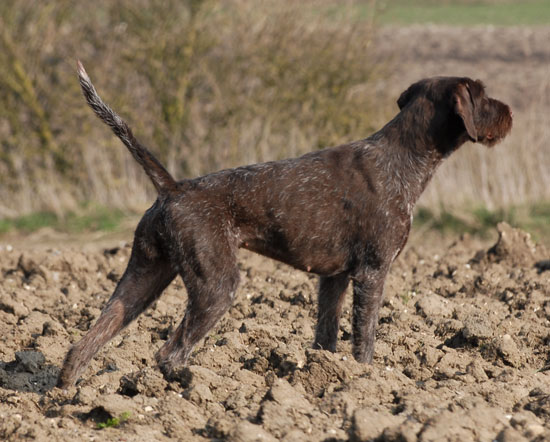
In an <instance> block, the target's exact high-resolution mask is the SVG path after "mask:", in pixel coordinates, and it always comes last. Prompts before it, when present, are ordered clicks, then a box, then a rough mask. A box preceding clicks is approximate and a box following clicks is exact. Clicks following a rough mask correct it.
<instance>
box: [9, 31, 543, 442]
mask: <svg viewBox="0 0 550 442" xmlns="http://www.w3.org/2000/svg"><path fill="white" fill-rule="evenodd" d="M434 29H435V30H434ZM388 32H389V31H388ZM442 32H443V33H442ZM468 32H470V31H468ZM475 32H478V33H477V34H475ZM475 32H474V36H473V37H472V36H471V35H472V34H471V33H467V32H466V31H464V30H462V31H460V30H455V29H454V28H452V29H446V30H443V31H442V30H441V29H440V28H422V29H420V28H419V29H416V30H414V29H412V30H411V29H405V30H399V31H396V30H394V31H391V32H389V34H388V35H389V37H388V38H387V39H386V40H384V41H385V44H387V45H388V47H387V49H386V50H387V51H388V53H389V54H391V52H392V50H394V48H400V49H399V51H400V52H398V55H399V56H400V57H403V58H402V60H403V63H402V66H400V67H399V68H396V70H395V72H394V73H393V77H392V78H391V80H392V81H393V80H395V81H394V83H392V84H395V87H396V91H399V90H402V89H403V88H404V87H406V86H407V85H408V84H410V82H411V81H414V80H415V79H417V78H420V77H423V76H426V75H433V74H435V73H438V74H452V75H457V74H459V75H460V74H464V75H470V76H474V77H475V76H477V75H476V72H477V71H476V69H479V70H483V72H480V74H483V73H485V75H479V76H480V77H481V78H486V79H487V83H488V84H490V85H491V86H493V85H494V87H495V88H496V89H497V92H500V94H497V93H495V95H497V96H499V97H500V98H503V99H504V100H505V101H511V102H512V104H513V105H514V106H515V107H516V108H517V109H522V108H525V106H526V105H527V104H526V102H528V99H527V98H526V97H527V94H528V93H530V94H533V92H532V91H533V90H536V88H533V87H532V88H530V89H528V91H531V92H525V91H522V89H521V88H522V87H524V86H523V85H524V84H525V81H526V80H527V77H526V75H529V76H530V77H529V78H531V79H532V80H529V81H532V82H535V83H536V82H537V81H538V80H537V79H539V78H540V79H541V80H540V81H541V82H542V76H543V74H544V73H545V72H547V68H545V67H543V65H544V61H545V60H546V61H547V59H548V50H547V48H548V46H547V41H548V39H547V38H546V36H547V34H548V32H547V30H544V29H541V30H538V31H536V32H539V33H538V34H536V35H535V36H532V35H531V34H530V33H531V32H535V31H531V30H526V31H523V30H521V29H515V30H512V31H506V32H508V34H506V35H508V37H507V38H508V39H507V40H506V39H505V40H506V42H507V45H508V50H507V49H506V48H504V49H503V48H501V46H500V43H498V42H501V43H502V42H503V41H505V40H503V39H502V38H504V37H502V38H501V37H499V38H495V34H494V33H495V31H494V30H493V29H492V28H487V29H486V30H485V33H484V32H481V33H479V31H475ZM514 32H515V33H516V34H513V35H515V36H516V37H517V38H512V37H510V35H512V34H510V33H514ZM522 33H528V35H527V37H525V38H523V37H521V36H522V35H523V34H522ZM486 35H489V36H490V35H493V37H492V40H491V39H489V40H486V39H484V38H485V37H484V36H486ZM502 35H503V34H502V31H501V33H497V36H502ZM513 35H512V36H513ZM390 37H391V38H395V39H397V40H399V42H400V43H399V45H392V44H391V42H392V40H391V38H390ZM520 37H521V38H520ZM487 38H489V37H487ZM522 38H523V39H522ZM414 39H416V41H422V42H424V44H423V45H421V49H414V48H413V47H412V46H414V45H412V43H411V48H409V49H407V46H406V43H407V42H408V41H411V42H412V41H413V40H414ZM518 39H519V40H518ZM464 40H466V41H464ZM543 40H544V45H546V46H544V45H543V44H542V43H541V42H542V41H543ZM438 41H439V42H440V43H439V45H438ZM449 41H454V42H455V43H454V46H453V45H451V46H447V49H446V50H443V49H441V48H442V47H443V46H444V45H445V44H447V43H448V42H449ZM522 42H523V43H522ZM378 44H380V45H382V44H383V42H379V43H378ZM466 44H467V45H468V46H466ZM502 44H504V43H502ZM466 47H467V48H470V49H465V48H466ZM430 48H431V49H430ZM530 48H531V49H530ZM413 51H417V52H413ZM476 51H477V52H476ZM526 51H527V52H526ZM529 51H531V52H529ZM545 51H546V52H545ZM472 53H474V55H475V53H477V56H472ZM489 53H491V54H493V53H496V55H495V56H494V57H493V58H490V59H489V58H488V61H485V58H486V57H488V55H487V54H489ZM407 54H409V55H410V56H407ZM419 54H420V55H419ZM514 54H515V55H514ZM526 54H527V55H526ZM512 55H513V56H512ZM468 57H471V59H469V58H468ZM514 57H515V58H514ZM480 60H484V61H483V62H482V63H481V62H480ZM513 60H516V62H515V64H514V63H513ZM499 63H500V64H499ZM526 63H527V64H526ZM529 63H531V64H529ZM521 66H526V67H529V69H526V70H525V72H527V74H525V75H521V77H520V79H522V80H523V82H520V81H519V80H518V81H514V78H515V77H514V75H513V74H510V71H511V70H512V68H513V69H515V70H514V71H513V72H515V73H516V75H519V73H518V72H520V71H521V70H520V69H519V68H520V67H521ZM459 68H460V69H461V70H463V72H462V71H461V72H456V70H457V69H459ZM433 71H437V72H433ZM472 72H473V73H472ZM504 72H508V74H506V75H505V74H504ZM487 77H489V78H487ZM497 80H498V81H497ZM516 83H517V84H519V86H516ZM520 83H521V84H520ZM541 84H542V83H541ZM499 88H500V89H499ZM540 90H541V91H542V92H541V93H546V92H547V89H546V88H544V87H543V88H541V89H540ZM396 93H397V92H396ZM507 94H508V96H506V95H507ZM502 95H504V96H502ZM539 98H540V94H539ZM522 100H523V101H522ZM517 112H518V111H517V110H516V113H517ZM440 172H441V171H440ZM432 184H435V183H432ZM127 240H128V237H127V236H123V237H122V238H112V237H111V238H107V239H105V238H99V237H90V238H86V239H84V240H82V238H80V239H78V240H74V239H72V238H70V241H69V242H67V241H66V240H65V239H64V237H63V236H62V235H59V236H54V237H53V243H52V236H51V235H50V234H48V235H45V237H44V238H42V237H40V235H38V236H36V235H35V236H33V237H31V238H19V239H16V238H10V239H5V238H4V239H3V240H1V241H0V272H1V274H2V284H1V285H0V336H1V337H0V439H6V440H19V439H22V438H28V439H33V438H34V439H38V440H67V441H69V440H71V441H74V440H128V441H129V440H136V441H137V440H169V439H174V440H205V439H229V440H234V441H256V440H266V441H267V440H287V441H302V440H334V441H345V440H370V439H378V440H385V441H442V440H443V441H444V440H448V441H469V440H480V441H489V440H495V439H497V440H500V441H522V440H539V441H542V440H550V388H549V385H550V347H549V345H550V328H549V325H550V263H549V261H548V260H549V259H550V253H549V252H548V250H545V249H544V247H542V246H538V247H536V246H535V245H534V244H533V243H532V242H531V241H530V239H529V238H528V236H527V235H525V234H524V233H523V232H518V231H514V230H511V229H509V228H508V227H507V226H505V225H502V226H501V227H500V240H498V241H497V240H496V232H495V238H493V240H490V241H480V240H479V239H476V238H470V237H462V238H460V239H459V238H451V239H442V238H439V237H434V236H432V235H431V234H428V233H426V232H418V231H417V232H413V234H412V237H411V243H410V244H409V246H408V247H407V248H406V250H405V252H404V253H403V254H402V256H400V257H399V258H398V260H397V261H396V262H395V264H394V265H393V267H392V270H391V274H390V276H389V278H388V280H387V284H386V299H385V303H384V306H383V308H382V310H381V315H380V324H379V328H378V331H377V347H376V355H375V360H374V364H373V365H372V366H366V365H361V364H357V363H356V362H355V361H353V358H352V357H351V354H350V347H351V345H350V333H351V328H350V319H351V318H350V311H349V310H350V298H351V296H348V302H347V304H346V307H345V312H344V318H343V320H342V325H341V334H340V338H341V339H340V341H339V346H338V353H336V354H331V353H327V352H324V351H313V350H311V349H310V346H311V343H312V340H313V331H314V324H315V315H316V304H315V297H316V295H315V289H316V279H315V278H314V277H312V276H310V275H307V274H304V273H301V272H297V271H294V270H292V269H290V268H288V267H286V266H284V265H282V264H279V263H276V262H273V261H269V260H267V259H263V258H261V257H258V256H256V255H252V254H245V253H243V254H242V257H241V258H242V259H241V261H240V269H241V276H242V285H241V287H240V290H239V292H238V295H237V300H236V302H235V305H234V306H233V308H232V309H231V310H230V312H229V313H228V314H227V315H226V316H225V317H224V318H223V320H222V321H221V322H220V323H219V324H218V325H217V326H216V328H215V329H214V330H213V331H212V332H211V333H210V335H209V336H208V337H207V339H206V340H205V341H204V343H203V344H202V345H200V346H199V347H198V348H197V350H196V352H195V354H194V355H193V357H192V360H191V365H190V366H189V367H188V368H187V369H185V370H183V371H182V372H181V376H180V377H179V379H178V380H176V381H171V382H167V381H166V380H165V379H164V378H163V377H162V376H161V374H160V372H159V371H158V370H157V369H156V368H155V364H154V354H155V351H156V350H157V349H158V348H159V347H160V346H161V345H162V343H163V342H164V340H165V339H166V336H167V334H168V333H169V332H170V331H171V330H172V329H173V328H174V327H175V326H176V325H177V324H178V322H179V321H180V320H181V318H182V316H183V312H184V308H185V301H186V294H185V290H184V288H183V286H182V284H181V282H180V281H175V282H174V283H173V284H172V285H171V286H170V287H169V288H168V289H167V291H166V293H165V294H164V295H163V297H162V298H161V299H160V300H159V301H158V302H157V303H156V305H155V306H154V307H153V308H151V309H149V310H148V311H147V312H146V313H145V314H143V315H142V316H141V317H140V318H139V319H138V320H137V321H136V322H135V323H133V324H132V325H131V326H130V327H129V328H128V329H127V330H126V331H125V332H123V333H122V334H121V335H120V336H119V337H117V338H115V339H114V340H113V341H112V342H111V343H110V344H109V345H107V346H106V347H105V348H104V349H103V350H102V351H101V352H100V353H99V354H98V355H97V357H96V358H95V359H94V360H93V362H92V363H91V365H90V367H89V368H88V370H87V371H86V373H85V374H84V376H83V378H82V379H81V380H80V382H79V383H78V385H77V386H76V387H74V388H71V389H70V390H69V391H66V392H63V391H59V390H57V389H52V386H53V384H54V382H55V377H56V375H57V373H58V370H59V366H60V364H61V362H62V359H63V356H64V354H65V352H66V351H67V349H68V347H69V345H70V344H71V343H73V342H75V341H76V340H78V339H79V338H80V337H81V336H82V335H83V334H84V333H85V332H86V330H88V328H89V327H90V325H91V324H92V323H93V321H94V320H95V319H96V318H97V317H98V315H99V312H100V309H101V307H102V305H103V304H104V303H105V301H106V300H107V299H108V297H109V296H110V294H111V293H112V291H113V289H114V287H115V284H116V281H117V280H118V278H119V277H120V275H121V274H122V272H123V271H124V268H125V265H126V262H127V259H128V256H129V252H130V246H129V245H128V243H127V242H126V241H127ZM8 242H9V243H11V244H12V246H10V247H8V246H7V244H8ZM121 417H126V419H124V418H121ZM109 418H121V419H120V421H123V422H120V423H119V425H118V426H113V427H111V428H106V429H98V427H97V423H98V422H106V421H107V419H109Z"/></svg>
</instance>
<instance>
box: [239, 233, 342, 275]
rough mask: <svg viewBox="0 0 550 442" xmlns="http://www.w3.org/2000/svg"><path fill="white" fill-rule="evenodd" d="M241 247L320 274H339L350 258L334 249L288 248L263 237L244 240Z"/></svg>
mask: <svg viewBox="0 0 550 442" xmlns="http://www.w3.org/2000/svg"><path fill="white" fill-rule="evenodd" d="M241 247H242V248H244V249H247V250H250V251H252V252H255V253H258V254H260V255H263V256H267V257H268V258H271V259H275V260H277V261H280V262H283V263H285V264H288V265H290V266H292V267H294V268H296V269H299V270H303V271H305V272H310V273H316V274H318V275H323V276H331V275H337V274H340V273H342V272H344V271H346V270H347V262H348V260H347V256H346V254H344V253H333V252H334V251H333V250H327V249H323V248H318V247H315V246H313V247H312V246H309V247H307V246H306V247H303V248H301V249H297V250H288V249H285V248H280V247H278V245H276V244H272V243H270V242H267V241H265V240H263V239H251V240H247V241H245V242H243V244H242V246H241ZM312 252H313V253H312Z"/></svg>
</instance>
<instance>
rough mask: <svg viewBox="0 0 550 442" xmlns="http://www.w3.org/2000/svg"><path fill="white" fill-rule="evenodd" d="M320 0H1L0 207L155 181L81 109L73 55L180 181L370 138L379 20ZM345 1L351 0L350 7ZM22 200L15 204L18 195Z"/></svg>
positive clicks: (66, 202) (38, 204)
mask: <svg viewBox="0 0 550 442" xmlns="http://www.w3.org/2000/svg"><path fill="white" fill-rule="evenodd" d="M327 4H329V2H325V1H322V0H319V1H308V2H292V1H282V2H274V1H261V2H260V1H254V2H250V1H242V0H232V1H208V0H205V1H201V0H188V1H179V0H178V1H176V0H169V1H165V2H154V1H152V0H139V1H135V0H131V1H130V0H123V1H119V2H110V1H108V0H99V1H96V2H94V6H93V7H90V5H89V4H88V3H85V2H72V1H65V0H58V1H56V2H43V3H37V2H34V1H32V0H27V1H25V0H23V1H20V0H17V1H15V0H6V1H4V2H2V3H0V20H1V22H0V28H1V29H2V34H1V40H0V43H1V47H0V69H1V70H0V91H1V92H0V109H1V112H2V118H3V119H2V124H1V125H0V139H1V142H2V148H1V151H2V153H1V157H0V174H1V176H2V185H1V188H0V216H10V215H16V214H20V213H24V212H29V211H33V210H54V211H56V212H58V213H61V212H62V211H63V210H66V209H73V210H74V209H75V208H76V207H78V204H79V203H80V202H82V201H88V200H93V201H96V202H99V203H101V204H105V205H112V206H118V207H136V206H138V207H141V206H143V205H144V204H146V203H147V202H148V201H151V198H152V197H153V190H152V187H151V186H150V184H149V183H148V182H147V179H146V178H145V177H144V174H143V172H142V171H140V170H139V168H138V167H137V166H136V164H135V163H134V162H133V160H132V159H131V157H130V156H129V155H128V153H127V152H126V151H125V149H124V148H123V146H122V145H120V142H119V141H118V140H116V139H115V138H114V136H113V135H112V134H110V133H109V131H108V129H107V128H106V127H104V126H103V125H102V124H101V123H99V122H98V121H97V120H96V119H95V118H94V117H93V115H92V113H91V111H90V110H89V109H87V108H86V106H85V104H84V101H83V99H82V98H81V96H80V92H79V89H78V84H77V81H76V76H75V60H76V59H77V58H80V59H81V60H82V61H83V62H84V64H85V66H86V67H87V69H88V71H89V73H90V75H91V76H92V78H93V80H94V82H95V84H96V85H97V87H98V89H99V90H100V92H101V93H102V95H103V96H104V98H105V100H106V101H107V102H108V103H110V104H111V105H112V106H113V107H114V108H115V109H117V111H118V112H119V113H120V114H121V115H123V116H124V117H125V118H126V119H127V120H128V122H130V124H131V126H132V127H133V128H134V131H135V132H136V133H137V134H138V136H139V137H140V138H141V139H142V140H143V141H144V142H145V143H146V144H148V145H150V146H151V148H152V150H153V151H154V152H155V153H156V154H157V155H158V156H159V157H160V159H161V161H162V162H163V163H165V164H167V167H168V169H169V170H170V171H171V172H173V173H174V175H175V176H177V177H189V176H195V175H199V174H203V173H207V172H209V171H213V170H216V169H220V168H224V167H230V166H235V165H238V164H241V163H248V162H256V161H265V160H270V159H276V158H282V157H286V156H294V155H300V154H301V153H304V152H306V151H308V150H311V149H315V148H320V147H324V146H328V145H332V144H337V143H339V142H342V141H345V140H349V139H351V138H357V137H360V136H364V135H365V134H367V133H369V132H371V131H372V129H373V128H374V124H375V123H376V118H375V116H376V115H377V114H378V113H379V110H378V109H377V108H376V106H375V102H376V99H375V94H373V93H370V92H368V83H369V79H370V77H371V76H373V75H377V73H376V72H377V69H378V68H379V67H378V65H377V64H376V63H375V60H373V59H370V58H369V57H368V53H369V51H368V45H369V42H370V41H371V35H372V28H371V27H370V26H368V25H366V24H365V23H358V22H357V21H354V22H352V21H351V20H349V21H348V22H347V24H345V26H342V24H343V23H346V22H345V20H344V18H345V17H342V16H340V15H339V18H338V20H337V21H336V20H334V18H333V16H332V13H330V11H328V9H327V8H326V5H327ZM343 11H344V13H345V8H344V9H343ZM14 201H17V203H14Z"/></svg>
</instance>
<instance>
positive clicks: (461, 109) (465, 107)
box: [452, 83, 477, 143]
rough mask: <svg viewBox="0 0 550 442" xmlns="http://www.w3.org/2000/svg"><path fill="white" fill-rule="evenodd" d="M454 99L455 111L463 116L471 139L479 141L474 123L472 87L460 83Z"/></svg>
mask: <svg viewBox="0 0 550 442" xmlns="http://www.w3.org/2000/svg"><path fill="white" fill-rule="evenodd" d="M452 99H453V106H454V110H455V112H456V113H457V114H458V115H459V116H460V118H462V121H463V122H464V127H465V128H466V132H468V136H469V137H470V140H471V141H473V142H474V143H475V142H476V141H477V130H476V127H475V125H474V100H473V99H472V95H471V93H470V88H469V87H468V86H467V85H466V84H464V83H459V84H458V85H457V87H456V89H455V91H454V93H453V98H452Z"/></svg>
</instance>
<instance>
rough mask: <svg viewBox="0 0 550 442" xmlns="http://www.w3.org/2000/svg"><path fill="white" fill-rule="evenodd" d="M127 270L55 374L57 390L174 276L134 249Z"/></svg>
mask: <svg viewBox="0 0 550 442" xmlns="http://www.w3.org/2000/svg"><path fill="white" fill-rule="evenodd" d="M136 242H138V240H137V239H136V241H135V242H134V249H133V250H132V256H131V257H130V262H129V263H128V268H127V269H126V272H125V273H124V275H123V276H122V278H121V280H120V282H119V283H118V285H117V288H116V289H115V291H114V293H113V295H112V296H111V298H110V299H109V301H108V302H107V304H106V305H105V307H104V308H103V310H102V312H101V315H100V317H99V319H98V320H97V322H96V323H95V324H94V325H93V326H92V327H91V328H90V330H89V331H88V333H87V334H86V336H84V338H82V339H81V340H80V341H79V342H78V343H76V344H75V345H73V346H72V347H71V349H70V350H69V352H68V353H67V356H66V357H65V362H64V363H63V367H62V369H61V372H60V374H59V378H58V381H57V386H58V387H60V388H67V387H69V386H70V385H72V384H74V382H75V381H76V379H77V378H78V376H79V375H80V374H81V373H82V371H83V370H84V369H85V368H86V366H87V365H88V363H89V362H90V360H91V359H92V358H93V357H94V355H95V354H96V353H97V351H98V350H99V349H100V348H101V347H102V346H103V345H105V344H106V343H107V342H108V341H109V340H110V339H112V338H113V337H114V336H116V335H117V334H118V333H119V332H120V331H121V330H122V329H123V328H124V327H126V326H127V325H128V324H129V323H130V322H131V321H132V320H133V319H135V318H136V317H137V316H138V315H139V314H140V313H141V312H143V310H145V309H146V308H147V307H148V306H149V305H150V304H151V303H152V302H153V301H154V300H156V299H157V298H158V297H159V296H160V294H161V293H162V291H163V290H164V289H165V288H166V287H167V286H168V284H170V282H171V281H172V280H173V279H174V278H175V276H176V274H177V272H176V270H175V269H174V268H173V267H172V266H171V265H170V263H169V262H168V261H167V260H165V259H164V258H161V257H158V256H157V257H154V258H152V257H150V256H147V254H146V253H145V252H144V250H141V249H140V247H139V246H136Z"/></svg>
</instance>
